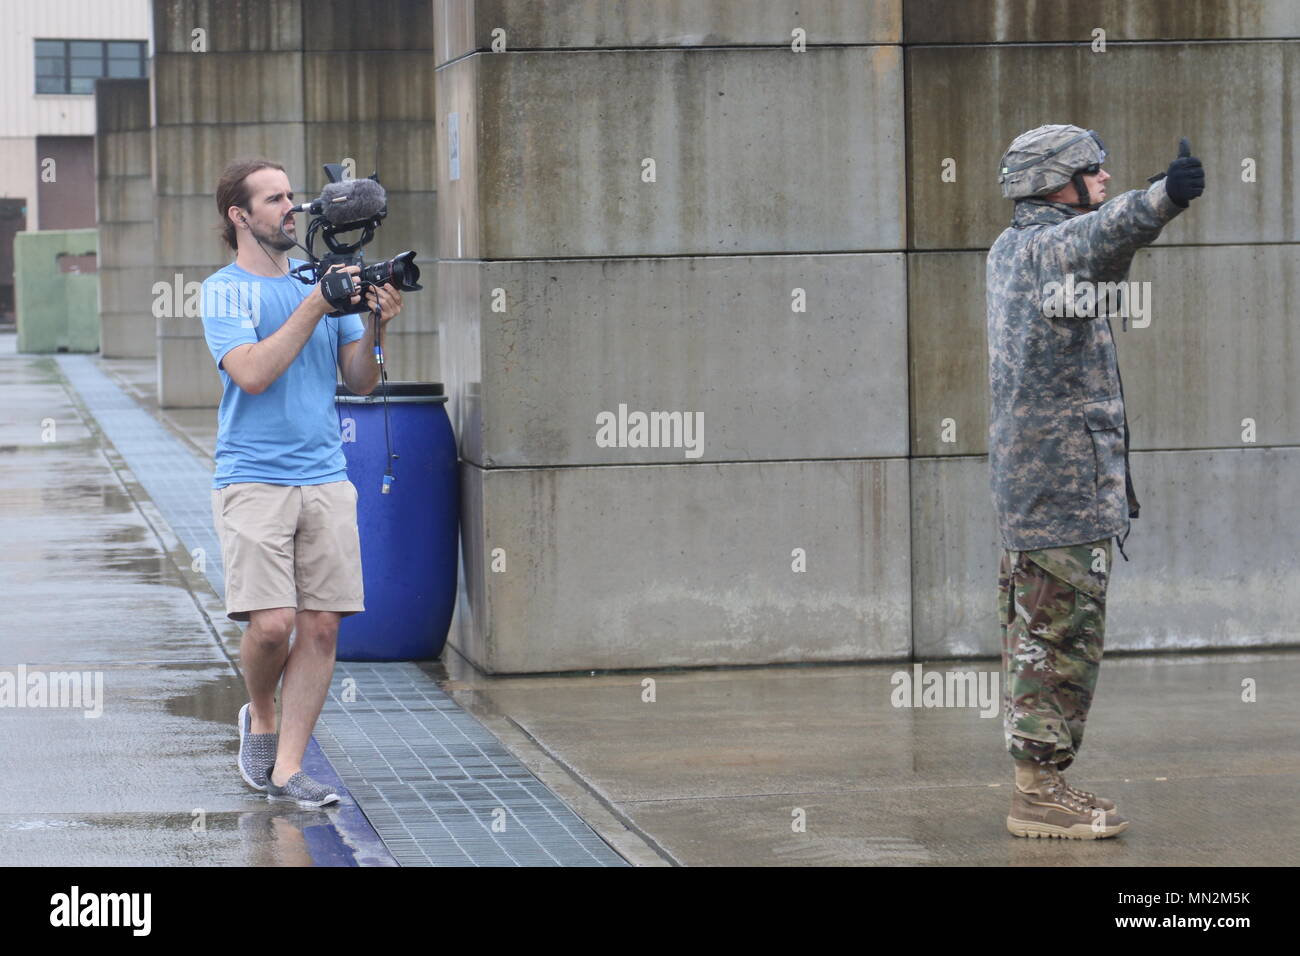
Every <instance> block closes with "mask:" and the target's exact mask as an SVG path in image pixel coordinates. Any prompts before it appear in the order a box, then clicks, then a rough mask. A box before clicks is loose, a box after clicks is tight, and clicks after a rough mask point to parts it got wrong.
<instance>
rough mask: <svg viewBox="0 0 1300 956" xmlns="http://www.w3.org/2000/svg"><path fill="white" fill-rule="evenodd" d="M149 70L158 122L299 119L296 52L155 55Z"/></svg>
mask: <svg viewBox="0 0 1300 956" xmlns="http://www.w3.org/2000/svg"><path fill="white" fill-rule="evenodd" d="M153 70H154V104H155V107H154V108H155V113H156V115H157V122H158V125H159V126H172V125H189V124H192V123H291V122H300V121H301V120H302V118H303V111H302V110H303V107H302V104H303V95H302V90H303V55H302V54H301V53H283V52H280V53H264V54H260V55H259V54H249V53H244V52H241V53H213V52H208V53H202V54H200V53H157V54H155V55H154V58H153ZM249 90H256V91H257V95H256V96H249Z"/></svg>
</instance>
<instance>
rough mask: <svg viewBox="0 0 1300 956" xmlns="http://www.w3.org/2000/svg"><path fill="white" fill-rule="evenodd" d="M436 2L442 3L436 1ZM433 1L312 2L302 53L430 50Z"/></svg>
mask: <svg viewBox="0 0 1300 956" xmlns="http://www.w3.org/2000/svg"><path fill="white" fill-rule="evenodd" d="M438 2H439V3H441V2H443V0H438ZM433 4H434V0H368V2H367V3H365V4H364V5H362V4H358V3H357V2H356V0H312V2H311V6H310V10H309V11H308V14H307V16H306V17H304V18H303V24H302V26H303V49H306V50H347V51H352V50H380V51H388V50H431V49H432V48H433V11H432V7H433Z"/></svg>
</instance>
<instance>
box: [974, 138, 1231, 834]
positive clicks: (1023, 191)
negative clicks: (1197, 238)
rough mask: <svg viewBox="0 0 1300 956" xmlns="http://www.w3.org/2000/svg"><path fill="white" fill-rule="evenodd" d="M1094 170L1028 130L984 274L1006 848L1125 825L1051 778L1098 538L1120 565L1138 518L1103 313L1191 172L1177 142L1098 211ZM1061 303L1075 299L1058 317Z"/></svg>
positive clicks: (1074, 749) (1007, 180)
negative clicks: (1141, 184)
mask: <svg viewBox="0 0 1300 956" xmlns="http://www.w3.org/2000/svg"><path fill="white" fill-rule="evenodd" d="M1105 159H1106V150H1105V147H1104V146H1103V145H1102V142H1101V139H1100V138H1099V137H1098V136H1097V134H1096V133H1094V132H1093V131H1092V130H1084V129H1080V128H1079V127H1077V126H1066V125H1048V126H1040V127H1038V128H1037V129H1033V130H1030V131H1028V132H1026V133H1022V134H1021V135H1020V136H1018V137H1016V139H1015V140H1014V141H1013V142H1012V143H1011V146H1010V147H1009V148H1008V150H1007V152H1006V154H1005V155H1004V156H1003V157H1002V162H1001V164H1000V175H999V176H998V182H999V183H1001V184H1002V195H1003V197H1005V198H1007V199H1013V200H1015V203H1016V205H1015V212H1014V214H1013V216H1012V220H1011V226H1010V228H1008V229H1006V230H1005V231H1004V232H1003V233H1002V235H1001V236H999V237H998V239H997V241H996V242H995V243H994V244H993V247H992V248H991V249H990V250H989V255H988V265H987V272H986V281H987V305H988V349H989V396H990V414H989V469H990V485H991V488H992V492H993V503H994V508H995V510H996V513H997V519H998V535H999V538H1000V541H1001V546H1002V548H1003V551H1002V559H1001V563H1000V566H999V569H998V610H999V614H1000V625H1001V630H1002V663H1003V678H1004V680H1003V687H1004V692H1003V720H1004V730H1005V735H1006V741H1007V749H1008V750H1009V751H1010V753H1011V756H1012V757H1013V758H1014V759H1015V766H1016V787H1015V791H1014V793H1013V795H1012V803H1011V812H1010V814H1009V815H1008V817H1007V829H1008V830H1010V831H1011V832H1012V833H1013V834H1015V835H1017V836H1027V837H1063V838H1070V839H1088V838H1092V839H1097V838H1102V837H1110V836H1114V835H1116V834H1118V833H1121V832H1123V831H1124V830H1125V829H1127V827H1128V821H1127V820H1125V819H1124V818H1123V817H1121V816H1120V815H1119V813H1118V812H1117V811H1116V809H1115V803H1114V801H1113V800H1108V799H1106V798H1104V797H1098V796H1097V795H1096V794H1092V793H1089V792H1087V791H1083V790H1077V789H1075V788H1074V787H1072V786H1070V785H1069V784H1068V783H1066V781H1065V777H1064V775H1063V773H1062V771H1064V770H1065V768H1066V767H1068V766H1069V765H1070V764H1071V763H1072V762H1073V761H1074V758H1075V756H1076V755H1077V754H1078V752H1079V747H1080V744H1081V743H1082V740H1083V729H1084V724H1085V722H1086V721H1087V717H1088V709H1089V707H1090V705H1091V703H1092V694H1093V690H1094V688H1095V687H1096V683H1097V671H1098V668H1099V666H1100V664H1101V657H1102V648H1103V643H1104V637H1105V617H1106V588H1107V585H1108V583H1109V577H1110V560H1111V540H1110V539H1111V538H1112V537H1114V538H1115V540H1116V544H1117V545H1118V546H1119V548H1120V553H1121V554H1123V544H1124V541H1125V539H1126V538H1127V533H1128V530H1129V527H1130V524H1131V521H1130V519H1132V518H1136V517H1137V516H1138V509H1139V506H1138V501H1137V496H1136V494H1135V493H1134V490H1133V479H1132V476H1131V474H1130V472H1129V463H1128V446H1129V436H1128V420H1127V417H1126V415H1125V410H1124V390H1123V385H1122V383H1121V382H1120V377H1119V366H1118V364H1117V361H1116V357H1115V342H1114V337H1113V333H1112V330H1111V326H1110V314H1111V312H1112V311H1113V310H1114V306H1115V296H1116V294H1117V290H1118V288H1119V287H1118V285H1116V284H1118V283H1124V282H1125V281H1126V280H1127V277H1128V271H1129V266H1130V264H1131V263H1132V261H1133V256H1134V254H1135V253H1136V252H1137V250H1138V249H1139V248H1141V247H1142V246H1144V245H1147V244H1149V243H1151V242H1153V241H1154V240H1155V239H1156V237H1157V236H1159V235H1160V230H1161V229H1162V228H1163V227H1164V225H1165V223H1167V222H1169V221H1170V220H1171V219H1173V218H1174V216H1176V215H1178V213H1180V212H1181V211H1182V210H1183V209H1185V208H1187V205H1188V203H1189V202H1190V201H1191V200H1192V199H1194V198H1195V197H1197V196H1199V195H1200V194H1201V192H1202V191H1203V189H1204V186H1205V173H1204V170H1203V169H1202V168H1201V163H1200V160H1198V159H1196V158H1194V157H1193V156H1191V150H1190V147H1189V145H1188V142H1187V140H1185V139H1184V140H1183V141H1182V142H1181V143H1180V145H1179V154H1178V158H1176V159H1175V160H1174V161H1173V162H1172V163H1171V164H1170V166H1169V169H1168V170H1167V172H1166V173H1165V174H1161V175H1160V176H1156V177H1153V179H1152V184H1151V186H1150V187H1149V188H1147V189H1135V190H1132V191H1130V192H1126V193H1124V194H1122V195H1120V196H1117V197H1115V198H1114V199H1112V200H1110V201H1109V202H1106V201H1105V200H1106V185H1105V184H1106V181H1107V180H1109V179H1110V175H1109V174H1108V173H1107V172H1106V171H1105V170H1103V169H1102V168H1101V165H1102V163H1103V162H1104V161H1105ZM1063 292H1064V293H1065V294H1067V295H1071V294H1077V295H1078V296H1080V298H1078V299H1075V300H1072V301H1070V302H1068V303H1065V305H1066V307H1065V308H1061V307H1060V306H1061V305H1062V303H1061V296H1062V294H1063ZM1103 320H1104V321H1103ZM1121 532H1123V533H1124V537H1122V538H1121V537H1118V535H1119V534H1120V533H1121ZM1123 556H1124V560H1126V561H1127V560H1128V555H1126V554H1124V555H1123Z"/></svg>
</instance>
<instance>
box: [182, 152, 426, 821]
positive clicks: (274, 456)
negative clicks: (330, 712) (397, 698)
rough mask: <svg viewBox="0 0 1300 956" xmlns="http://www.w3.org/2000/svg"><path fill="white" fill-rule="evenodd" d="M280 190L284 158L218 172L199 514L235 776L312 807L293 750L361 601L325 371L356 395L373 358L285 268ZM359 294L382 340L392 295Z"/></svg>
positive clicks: (357, 321) (314, 788) (301, 743)
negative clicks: (239, 700) (232, 645)
mask: <svg viewBox="0 0 1300 956" xmlns="http://www.w3.org/2000/svg"><path fill="white" fill-rule="evenodd" d="M293 195H294V194H293V191H292V189H291V187H290V185H289V178H288V176H287V175H286V173H285V170H284V167H283V166H281V165H279V164H278V163H274V162H271V161H269V160H247V161H239V162H234V163H231V164H230V165H229V166H227V167H226V169H225V170H224V171H223V172H222V174H221V178H220V180H219V182H218V184H217V193H216V199H217V209H218V212H219V214H220V217H221V236H222V239H223V240H224V241H225V243H226V244H227V245H228V246H229V247H230V248H231V249H232V250H234V252H235V260H234V262H233V263H231V264H230V265H228V266H226V267H225V268H223V269H220V270H218V271H217V272H215V273H213V274H212V275H211V276H209V277H208V279H207V280H206V281H205V282H204V283H203V293H202V314H203V327H204V335H205V337H206V339H207V343H208V348H209V350H210V351H211V352H212V357H213V360H214V361H215V362H216V363H217V368H218V371H219V372H220V374H221V383H222V395H221V405H220V409H219V412H218V433H217V446H216V469H215V472H214V474H213V491H212V517H213V523H214V524H215V526H216V529H217V534H218V536H219V538H220V540H221V552H222V558H223V561H224V568H225V578H226V614H227V616H228V617H230V618H231V619H232V620H236V621H247V622H248V624H249V626H248V629H247V630H246V631H245V633H244V636H243V639H242V641H241V643H240V648H239V659H240V667H241V669H242V671H243V675H244V683H245V685H246V686H247V688H248V696H249V703H248V704H245V705H244V707H243V708H242V709H241V710H240V712H239V742H240V746H239V772H240V776H242V777H243V779H244V781H245V782H246V783H247V784H248V785H249V786H251V787H253V788H255V789H257V790H262V791H265V792H266V793H267V795H268V797H270V798H271V799H273V800H283V801H287V802H293V803H297V804H298V805H299V806H305V807H320V806H324V805H326V804H328V803H334V802H337V801H338V799H339V796H338V794H337V793H335V792H334V791H333V789H332V788H330V787H327V786H326V785H324V784H321V783H319V782H318V781H315V780H313V779H312V778H310V777H309V776H307V774H305V773H304V772H303V770H302V759H303V754H304V753H305V751H306V749H307V744H308V742H309V741H310V740H311V734H312V729H313V728H314V727H315V725H316V719H317V718H318V717H319V716H320V711H321V707H322V706H323V704H324V702H325V695H326V693H328V690H329V685H330V680H331V677H332V675H333V671H334V653H335V648H336V642H337V637H338V627H339V621H340V620H341V619H342V618H343V617H345V616H346V615H349V614H355V613H357V612H358V611H363V610H365V604H364V593H363V588H362V579H361V547H360V540H359V536H358V531H357V517H356V502H357V490H356V488H355V487H354V486H353V485H352V483H351V482H350V481H348V478H347V469H346V463H345V459H344V457H343V448H342V443H341V440H340V436H339V427H338V417H337V413H336V411H335V405H334V395H335V385H336V383H337V378H336V372H337V371H338V370H341V372H342V376H343V382H344V384H346V385H347V387H348V388H349V389H350V390H351V391H353V392H355V393H356V394H359V395H366V394H369V393H370V392H371V391H372V390H373V389H374V387H375V385H376V384H377V383H378V380H379V367H378V365H377V363H376V362H375V358H374V345H375V343H374V334H375V333H374V330H373V323H367V322H363V321H362V318H361V316H359V315H357V314H350V315H342V316H338V317H333V316H328V315H327V313H329V312H332V311H337V309H338V308H339V307H340V303H341V302H343V301H348V300H347V299H346V298H342V299H341V298H340V292H339V289H340V285H339V283H340V281H341V280H340V279H338V278H335V277H330V279H327V280H322V282H321V283H320V284H317V285H315V286H308V285H305V284H303V283H301V282H299V281H298V280H297V279H294V278H291V277H290V276H289V272H290V269H291V268H292V267H293V266H294V265H296V264H297V263H296V262H291V261H290V259H289V250H290V249H292V248H293V246H294V244H295V240H294V237H295V232H296V227H295V224H294V221H293V215H294V213H293ZM332 271H341V272H343V273H346V274H348V275H349V277H350V279H349V281H350V282H351V283H352V285H351V287H350V288H349V286H348V284H347V283H343V284H342V286H341V288H342V289H343V293H342V294H343V296H349V293H350V302H351V303H352V304H353V305H355V304H357V303H359V302H360V301H361V296H360V292H359V289H360V284H359V281H358V280H355V279H352V278H351V277H353V276H356V275H357V274H358V273H359V272H360V269H359V268H358V267H356V266H349V267H346V268H343V269H339V267H335V270H332ZM327 283H328V285H329V288H328V289H326V290H325V291H322V286H323V285H326V284H327ZM327 296H328V298H327ZM331 300H332V303H333V304H331ZM366 302H367V305H368V306H369V308H370V309H371V311H373V310H375V309H376V308H378V309H380V321H379V326H380V330H379V336H380V344H381V345H382V340H383V328H384V326H386V325H387V324H388V322H390V321H391V320H392V319H393V317H394V316H395V315H397V313H398V312H400V311H401V308H402V295H401V293H400V292H399V291H398V290H397V289H395V288H393V287H392V286H390V285H383V286H378V287H375V286H371V287H370V288H368V289H367V293H366ZM343 307H346V306H343ZM291 633H292V634H293V635H294V638H293V641H292V643H291V642H290V634H291ZM281 677H283V679H284V683H283V687H282V688H281V707H282V712H281V722H280V732H279V734H277V733H276V720H275V717H276V715H275V691H276V687H277V685H279V684H280V680H281Z"/></svg>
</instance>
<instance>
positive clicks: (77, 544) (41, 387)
mask: <svg viewBox="0 0 1300 956" xmlns="http://www.w3.org/2000/svg"><path fill="white" fill-rule="evenodd" d="M5 339H7V342H4V340H5ZM12 342H13V337H12V336H0V402H3V409H4V411H3V413H0V590H2V592H3V595H2V596H3V599H2V600H0V648H2V650H0V864H7V865H77V866H80V865H88V866H98V865H128V866H135V865H175V864H183V865H193V864H200V865H285V866H291V865H313V864H314V865H341V866H351V865H359V864H364V865H393V863H394V860H393V858H392V855H391V854H390V853H389V852H388V851H387V849H386V848H385V847H384V845H383V844H382V842H380V841H379V839H378V838H377V836H376V835H375V833H374V831H373V829H372V828H371V827H370V825H369V823H368V822H367V821H366V819H365V817H364V816H363V815H362V814H361V812H360V811H359V809H358V808H357V806H356V803H355V801H353V800H351V799H350V798H349V799H348V800H347V801H345V802H344V803H343V805H341V806H340V807H337V808H334V809H329V810H324V811H311V812H306V811H299V810H298V809H297V808H291V809H288V810H286V809H285V808H284V807H283V806H279V807H277V805H274V804H271V803H269V802H268V801H267V799H266V797H265V796H264V795H263V794H260V793H257V792H255V791H253V790H251V789H249V788H248V787H247V786H246V785H244V784H243V782H242V781H241V780H240V779H239V777H238V776H237V774H236V772H235V769H234V768H235V757H236V752H237V748H238V741H237V737H236V735H235V725H234V715H235V714H236V713H237V712H238V709H239V707H240V705H241V704H242V703H243V702H244V700H245V696H244V692H243V687H242V681H241V680H240V678H239V676H238V673H237V670H236V668H235V666H234V663H233V662H232V660H231V659H230V656H229V655H228V653H227V652H226V650H225V648H224V647H223V645H222V641H221V639H220V636H219V635H218V634H217V633H216V632H215V630H214V627H213V625H212V623H211V621H210V619H209V617H208V616H207V615H206V614H205V613H204V611H203V610H202V609H201V608H200V606H199V605H198V604H197V603H196V599H195V596H194V594H193V592H192V590H191V588H190V586H189V585H188V583H187V582H186V580H185V578H184V577H183V575H182V574H181V572H180V571H179V570H178V569H177V567H176V563H175V556H173V555H169V553H168V552H169V549H168V548H167V547H166V546H165V545H164V542H163V540H162V539H161V538H160V537H159V535H158V534H157V532H156V531H155V527H154V526H153V524H151V522H150V520H149V517H148V515H147V509H142V508H141V507H140V502H139V500H138V498H137V496H138V495H139V489H138V485H137V484H136V482H135V479H134V476H133V475H131V474H130V473H129V472H124V471H121V470H119V468H118V467H115V464H114V462H113V460H112V458H113V456H112V454H111V449H110V450H108V451H107V452H106V450H105V449H104V448H103V447H102V443H101V442H100V440H99V437H98V435H97V433H96V429H95V428H94V427H93V423H92V422H91V421H90V420H88V419H87V417H86V416H85V414H84V412H83V411H82V409H80V408H79V407H78V404H77V402H76V400H75V396H74V395H73V394H72V393H70V392H69V390H68V389H67V388H66V387H65V385H64V384H63V381H62V378H61V376H60V374H59V370H58V366H57V364H56V363H55V361H54V360H53V359H52V358H50V357H45V356H26V355H14V354H12ZM5 346H7V348H6V347H5ZM3 352H9V354H2V353H3ZM185 557H186V554H185V553H184V552H181V560H183V559H184V558H185ZM6 684H7V687H8V693H7V694H6ZM42 689H44V690H45V691H46V693H45V694H44V695H43V696H38V695H39V694H40V691H41V690H42ZM313 768H314V769H315V772H316V773H319V774H321V775H322V776H324V777H326V778H327V779H328V776H329V774H330V773H332V771H331V770H330V768H329V764H328V762H327V761H325V759H324V757H323V755H322V754H321V753H320V750H319V748H317V747H313V748H312V750H311V751H310V752H309V754H308V765H307V769H308V772H309V773H310V772H313Z"/></svg>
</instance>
